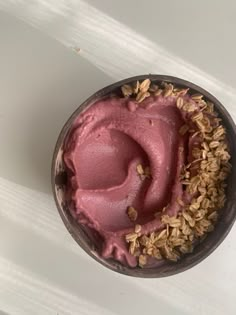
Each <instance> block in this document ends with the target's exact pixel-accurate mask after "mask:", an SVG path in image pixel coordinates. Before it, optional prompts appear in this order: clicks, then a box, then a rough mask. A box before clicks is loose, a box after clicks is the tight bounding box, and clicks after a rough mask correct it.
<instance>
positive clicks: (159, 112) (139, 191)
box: [64, 96, 188, 266]
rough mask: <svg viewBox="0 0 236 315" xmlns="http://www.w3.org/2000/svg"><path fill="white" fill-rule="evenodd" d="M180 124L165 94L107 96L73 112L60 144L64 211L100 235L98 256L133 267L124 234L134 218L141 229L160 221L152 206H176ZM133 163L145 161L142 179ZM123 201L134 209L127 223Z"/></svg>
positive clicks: (183, 151)
mask: <svg viewBox="0 0 236 315" xmlns="http://www.w3.org/2000/svg"><path fill="white" fill-rule="evenodd" d="M186 97H188V96H186ZM183 123H184V118H183V117H182V114H181V112H180V111H179V110H178V108H177V107H176V97H173V96H170V97H165V98H164V97H162V96H156V97H149V98H147V99H145V100H144V101H143V102H142V103H141V104H139V105H138V104H136V102H135V101H132V100H129V99H126V98H118V97H108V98H106V99H102V100H99V101H97V102H96V103H95V104H93V105H91V106H90V107H89V108H87V109H86V110H85V111H83V112H82V113H81V114H80V115H79V116H78V117H77V118H76V119H75V121H74V123H73V125H72V127H71V130H70V132H69V135H68V136H67V139H66V141H65V144H64V162H65V164H66V167H67V172H68V175H69V183H68V196H69V199H70V200H71V201H72V203H71V205H72V206H71V212H72V214H73V216H74V218H76V219H77V220H78V222H79V223H80V224H84V225H85V226H87V227H89V228H90V229H92V230H95V231H96V232H97V233H98V234H99V235H100V236H101V239H102V242H103V245H102V250H101V253H100V255H102V256H103V257H105V258H114V259H116V260H119V261H120V262H122V263H124V264H128V265H129V266H136V264H137V261H136V258H135V257H134V256H132V255H131V254H130V253H129V250H128V246H127V244H126V242H125V237H124V236H125V235H126V234H127V233H130V232H133V230H134V226H135V224H140V225H141V226H142V234H143V233H144V234H145V233H150V232H152V231H156V230H158V229H160V228H162V225H161V222H160V219H159V217H158V213H160V214H161V213H162V209H163V207H165V206H167V205H168V206H167V208H166V210H165V211H166V213H168V214H169V215H175V214H176V213H177V212H178V211H179V209H180V206H179V204H178V198H180V199H181V198H182V197H183V188H182V184H181V182H180V171H181V168H182V166H183V164H184V162H185V160H186V157H187V150H188V148H187V146H188V143H187V139H186V138H185V137H183V136H181V135H180V134H179V129H180V127H181V126H182V125H183ZM138 164H142V165H143V166H144V167H145V166H149V167H150V169H151V177H150V178H145V179H141V178H140V176H139V174H138V173H137V169H136V168H137V165H138ZM129 206H132V207H134V208H135V209H136V210H137V212H138V218H137V220H136V222H135V223H134V222H132V221H131V220H130V219H129V217H128V216H127V208H128V207H129Z"/></svg>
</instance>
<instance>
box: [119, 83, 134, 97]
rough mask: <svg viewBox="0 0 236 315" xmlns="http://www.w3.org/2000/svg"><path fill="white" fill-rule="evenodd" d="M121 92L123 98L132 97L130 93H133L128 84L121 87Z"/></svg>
mask: <svg viewBox="0 0 236 315" xmlns="http://www.w3.org/2000/svg"><path fill="white" fill-rule="evenodd" d="M121 91H122V93H123V95H124V96H125V97H128V96H130V95H132V93H133V89H132V87H131V86H130V85H128V84H125V85H123V86H122V87H121Z"/></svg>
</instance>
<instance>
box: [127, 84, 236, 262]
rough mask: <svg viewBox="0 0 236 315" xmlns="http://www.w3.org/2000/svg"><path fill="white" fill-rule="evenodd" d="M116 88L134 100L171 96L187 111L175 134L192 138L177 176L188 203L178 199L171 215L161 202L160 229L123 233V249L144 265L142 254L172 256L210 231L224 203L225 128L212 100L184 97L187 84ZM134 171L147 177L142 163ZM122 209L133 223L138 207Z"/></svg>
mask: <svg viewBox="0 0 236 315" xmlns="http://www.w3.org/2000/svg"><path fill="white" fill-rule="evenodd" d="M122 93H123V95H124V96H125V97H134V98H135V99H136V101H137V102H138V103H141V102H142V101H143V100H144V99H145V98H147V97H149V96H150V95H153V96H157V95H162V96H163V97H169V96H175V98H176V106H177V108H179V109H180V110H181V111H182V112H185V113H186V114H187V115H188V121H187V123H185V124H184V125H183V126H182V127H181V128H180V130H179V133H180V134H181V135H185V134H186V133H187V132H188V133H189V134H190V135H191V136H192V137H196V138H197V139H198V141H196V144H195V145H193V147H192V152H191V153H192V157H193V159H192V160H191V163H189V164H187V165H184V167H183V170H182V174H181V178H180V180H181V182H182V184H183V185H184V186H185V187H186V191H187V192H188V193H189V195H191V196H193V197H192V198H191V202H190V203H185V202H184V201H183V200H181V199H179V200H178V203H179V205H180V206H181V211H179V212H178V214H177V215H176V216H172V217H170V216H168V215H167V214H165V208H166V207H165V208H164V209H163V211H162V213H163V214H162V215H161V223H162V227H163V228H162V229H161V230H158V231H156V232H152V233H150V234H149V235H145V234H143V233H142V227H141V225H139V224H136V225H135V229H134V232H133V233H130V234H128V235H126V237H125V238H126V242H127V243H128V245H129V252H130V254H131V255H134V256H135V257H137V259H138V263H139V266H140V267H143V266H145V264H146V263H147V259H148V257H154V258H156V259H158V260H160V259H167V260H171V261H177V260H178V259H179V258H180V256H181V254H186V253H189V252H192V250H193V246H194V244H195V243H197V241H199V240H201V239H203V238H204V237H205V236H206V235H207V233H209V232H211V231H213V229H214V225H215V223H216V221H217V218H218V212H219V210H220V209H221V208H222V207H223V206H224V204H225V199H226V196H225V188H226V179H227V177H228V174H229V172H230V169H231V164H230V163H229V160H230V154H229V148H228V144H227V140H226V130H225V128H224V127H223V125H222V124H221V119H220V118H218V116H217V113H216V112H215V111H214V105H213V104H212V103H210V102H208V101H206V100H204V98H203V95H200V94H194V95H191V97H190V98H185V97H184V96H185V95H186V94H187V93H188V89H181V88H175V87H174V86H173V85H172V84H170V83H166V82H163V83H162V84H161V87H159V86H157V85H156V84H153V83H151V81H150V80H149V79H146V80H144V81H143V82H141V83H140V82H139V81H137V82H136V83H135V84H134V85H133V86H132V85H124V86H122ZM137 173H138V174H139V176H140V178H141V179H145V178H150V177H151V172H150V168H149V167H148V166H146V167H143V166H142V165H141V164H138V165H137ZM127 214H128V216H129V218H130V220H131V221H133V222H135V221H136V220H137V218H138V212H137V211H136V210H135V209H134V208H133V207H131V206H130V207H129V208H128V209H127Z"/></svg>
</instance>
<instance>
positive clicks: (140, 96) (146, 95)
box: [136, 91, 150, 103]
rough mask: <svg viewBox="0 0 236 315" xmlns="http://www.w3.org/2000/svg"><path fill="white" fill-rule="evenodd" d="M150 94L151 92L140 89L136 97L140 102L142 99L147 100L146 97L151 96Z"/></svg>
mask: <svg viewBox="0 0 236 315" xmlns="http://www.w3.org/2000/svg"><path fill="white" fill-rule="evenodd" d="M149 96H150V93H149V92H144V91H140V92H139V93H138V95H137V97H136V101H137V102H138V103H141V102H142V101H144V100H145V98H146V97H149Z"/></svg>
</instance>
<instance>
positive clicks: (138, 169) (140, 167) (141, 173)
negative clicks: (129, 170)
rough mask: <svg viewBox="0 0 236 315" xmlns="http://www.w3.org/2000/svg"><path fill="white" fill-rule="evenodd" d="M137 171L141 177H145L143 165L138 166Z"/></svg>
mask: <svg viewBox="0 0 236 315" xmlns="http://www.w3.org/2000/svg"><path fill="white" fill-rule="evenodd" d="M136 170H137V173H138V174H139V175H144V169H143V166H142V164H138V165H137V167H136Z"/></svg>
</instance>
